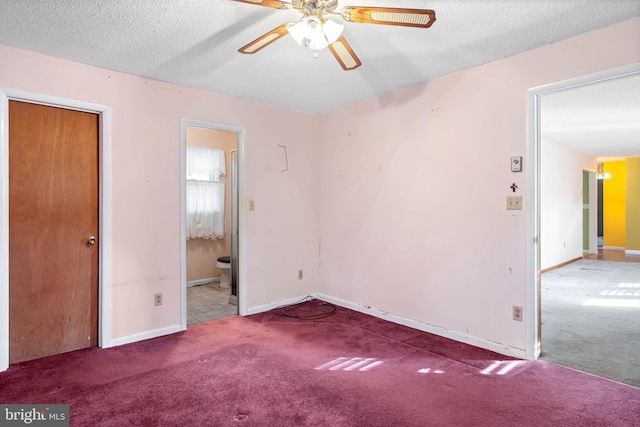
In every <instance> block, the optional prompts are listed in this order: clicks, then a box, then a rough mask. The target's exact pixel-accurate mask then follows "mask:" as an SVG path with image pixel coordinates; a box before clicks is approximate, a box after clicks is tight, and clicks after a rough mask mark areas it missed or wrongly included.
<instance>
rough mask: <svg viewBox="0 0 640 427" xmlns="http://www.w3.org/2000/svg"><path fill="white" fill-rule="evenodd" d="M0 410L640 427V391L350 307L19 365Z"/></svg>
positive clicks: (259, 420)
mask: <svg viewBox="0 0 640 427" xmlns="http://www.w3.org/2000/svg"><path fill="white" fill-rule="evenodd" d="M318 304H319V302H318V301H317V300H315V301H311V302H307V303H305V304H303V305H302V306H301V307H300V308H299V309H298V311H299V312H300V313H313V312H314V311H317V309H318ZM0 403H3V404H7V403H47V404H54V403H65V404H70V408H71V425H72V426H118V427H122V426H183V425H184V426H384V427H389V426H496V427H497V426H510V427H511V426H634V425H637V426H640V389H637V388H634V387H631V386H628V385H624V384H620V383H617V382H613V381H610V380H606V379H602V378H598V377H595V376H592V375H589V374H584V373H581V372H577V371H574V370H571V369H568V368H564V367H561V366H558V365H554V364H551V363H547V362H543V361H536V362H528V361H521V360H517V359H512V358H508V357H504V356H501V355H498V354H496V353H492V352H490V351H486V350H482V349H478V348H475V347H472V346H468V345H465V344H461V343H458V342H455V341H452V340H448V339H445V338H441V337H438V336H435V335H431V334H427V333H424V332H420V331H417V330H414V329H411V328H407V327H404V326H400V325H396V324H393V323H390V322H386V321H384V320H380V319H377V318H374V317H371V316H368V315H365V314H362V313H358V312H355V311H351V310H348V309H345V308H339V309H338V311H337V313H336V314H334V315H333V316H330V317H326V318H323V319H319V320H297V319H292V318H285V317H280V316H276V315H275V314H273V313H270V312H268V313H262V314H257V315H253V316H248V317H239V316H235V317H231V318H227V319H223V320H218V321H214V322H209V323H204V324H200V325H196V326H193V327H190V328H189V329H188V330H187V331H186V332H183V333H178V334H174V335H170V336H166V337H161V338H156V339H152V340H147V341H144V342H139V343H134V344H130V345H125V346H121V347H115V348H110V349H98V348H92V349H88V350H80V351H76V352H72V353H67V354H62V355H58V356H52V357H48V358H45V359H40V360H35V361H30V362H23V363H19V364H16V365H12V366H11V367H10V368H9V370H8V371H6V372H3V373H0Z"/></svg>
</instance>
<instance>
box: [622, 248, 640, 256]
mask: <svg viewBox="0 0 640 427" xmlns="http://www.w3.org/2000/svg"><path fill="white" fill-rule="evenodd" d="M624 253H625V254H628V255H640V251H636V250H633V249H625V250H624Z"/></svg>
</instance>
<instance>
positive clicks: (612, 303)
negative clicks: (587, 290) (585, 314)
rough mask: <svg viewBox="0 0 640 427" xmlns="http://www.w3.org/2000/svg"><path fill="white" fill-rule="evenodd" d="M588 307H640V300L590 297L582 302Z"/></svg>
mask: <svg viewBox="0 0 640 427" xmlns="http://www.w3.org/2000/svg"><path fill="white" fill-rule="evenodd" d="M582 305H584V306H588V307H632V308H636V307H640V300H637V299H619V298H616V299H604V298H589V299H588V300H586V301H585V302H583V303H582Z"/></svg>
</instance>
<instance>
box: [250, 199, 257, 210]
mask: <svg viewBox="0 0 640 427" xmlns="http://www.w3.org/2000/svg"><path fill="white" fill-rule="evenodd" d="M249 210H250V211H255V210H256V202H255V200H253V199H249Z"/></svg>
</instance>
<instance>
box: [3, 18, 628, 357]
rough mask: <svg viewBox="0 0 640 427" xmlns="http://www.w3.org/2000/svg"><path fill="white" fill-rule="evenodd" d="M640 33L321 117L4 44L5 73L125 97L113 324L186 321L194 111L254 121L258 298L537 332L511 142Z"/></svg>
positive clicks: (36, 84)
mask: <svg viewBox="0 0 640 427" xmlns="http://www.w3.org/2000/svg"><path fill="white" fill-rule="evenodd" d="M639 34H640V19H634V20H630V21H627V22H623V23H621V24H617V25H614V26H611V27H608V28H604V29H601V30H597V31H594V32H591V33H588V34H585V35H582V36H579V37H575V38H572V39H569V40H566V41H563V42H559V43H555V44H553V45H550V46H545V47H542V48H539V49H535V50H532V51H529V52H526V53H523V54H519V55H514V56H512V57H509V58H506V59H503V60H499V61H496V62H492V63H489V64H486V65H483V66H480V67H476V68H473V69H470V70H467V71H464V72H460V73H457V74H454V75H450V76H447V77H443V78H440V79H437V80H434V81H431V82H427V83H424V84H420V85H417V86H414V87H412V88H408V89H406V90H402V91H397V92H393V93H390V94H388V95H385V96H381V97H378V98H375V99H371V100H369V101H366V102H362V103H360V104H357V105H353V106H350V107H347V108H344V109H341V110H338V111H335V112H331V113H328V114H325V115H322V116H319V117H316V116H311V115H305V114H300V113H297V112H291V111H287V110H283V109H280V108H274V107H270V106H266V105H261V104H256V103H253V102H250V101H247V100H242V99H237V98H232V97H228V96H222V95H217V94H213V93H208V92H204V91H199V90H194V89H189V88H185V87H181V86H177V85H172V84H166V83H162V82H158V81H152V80H148V79H144V78H140V77H135V76H131V75H127V74H122V73H118V72H114V71H108V70H104V69H99V68H95V67H90V66H86V65H82V64H78V63H73V62H69V61H64V60H59V59H55V58H51V57H46V56H43V55H39V54H36V53H31V52H27V51H23V50H19V49H14V48H9V47H4V46H0V61H1V62H2V67H1V68H0V86H4V87H11V88H15V89H23V90H28V91H33V92H40V93H45V94H50V95H56V96H62V97H67V98H74V99H82V100H86V101H90V102H94V103H100V104H105V105H109V106H111V107H112V138H113V206H111V211H112V215H113V230H112V239H113V253H112V257H113V268H112V277H113V282H112V283H111V284H109V285H110V286H111V288H110V291H111V295H112V311H113V321H112V336H113V338H117V337H126V336H129V335H132V334H136V333H143V332H146V331H153V330H157V329H161V328H164V327H168V326H172V325H176V324H179V321H180V319H179V294H180V286H179V282H180V277H179V274H180V269H179V267H180V266H179V259H180V253H179V248H180V230H179V226H178V224H179V213H180V206H179V203H180V202H179V186H180V179H179V163H178V162H179V160H178V159H179V155H178V153H179V138H180V135H179V118H180V117H187V118H192V119H200V120H207V121H212V122H218V123H229V124H234V125H237V126H243V127H245V128H246V129H247V135H248V136H247V141H246V152H245V157H246V162H247V163H246V164H247V171H246V173H247V181H246V184H247V194H246V198H247V199H253V200H255V203H256V211H255V212H247V218H248V219H247V221H248V227H247V236H248V244H247V265H248V272H247V278H246V279H247V281H248V288H249V290H248V294H247V295H246V298H247V299H248V306H249V307H250V308H253V309H259V308H260V307H261V306H263V305H266V304H270V303H275V302H278V301H282V300H285V299H290V298H295V297H298V296H304V295H306V294H309V293H312V292H314V291H316V290H318V291H320V292H322V293H325V294H327V295H331V296H334V297H335V298H339V299H343V300H345V301H348V302H352V303H355V304H363V305H369V306H371V307H374V308H378V309H381V310H386V311H389V312H391V313H394V314H397V315H399V316H403V317H405V318H408V319H413V320H417V321H421V322H425V323H429V324H431V325H434V326H436V327H440V328H445V329H447V330H452V331H457V332H460V333H462V334H468V335H469V336H474V337H479V338H481V339H483V340H487V341H492V342H495V343H501V344H503V345H506V346H511V347H514V348H524V341H525V336H526V333H525V330H524V324H523V323H521V322H514V321H512V320H511V307H512V305H514V304H517V305H524V294H525V289H524V288H525V278H524V269H525V246H526V242H525V218H524V211H519V212H515V213H514V212H507V211H506V210H505V196H506V195H508V194H509V193H510V191H511V190H510V189H509V185H511V183H512V182H513V181H516V182H517V184H518V185H519V186H520V189H519V192H520V194H525V191H526V182H525V179H524V177H525V174H524V173H523V174H519V175H515V174H513V173H511V172H510V171H509V159H510V157H511V156H516V155H523V156H524V154H525V141H526V108H527V98H526V96H527V89H529V88H531V87H535V86H538V85H543V84H546V83H550V82H555V81H559V80H563V79H566V78H570V77H573V76H578V75H584V74H588V73H591V72H595V71H600V70H604V69H609V68H613V67H617V66H620V65H624V64H629V63H632V62H638V61H640V37H638V35H639ZM278 144H282V145H286V146H287V152H288V159H289V170H288V171H287V172H281V169H282V168H283V167H284V155H283V151H282V149H280V148H279V147H278ZM524 203H525V205H526V203H527V202H526V200H525V202H524ZM244 208H245V209H246V206H244ZM320 236H321V237H322V246H321V250H320V244H319V240H320ZM320 251H321V252H320ZM319 252H320V254H319ZM319 265H320V266H321V267H318V266H319ZM298 269H304V270H305V279H304V280H303V281H298V280H297V277H296V272H297V270H298ZM157 292H163V293H164V301H165V302H164V305H163V306H162V307H161V308H160V309H159V308H157V307H156V308H154V307H153V304H152V300H153V294H154V293H157Z"/></svg>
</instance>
